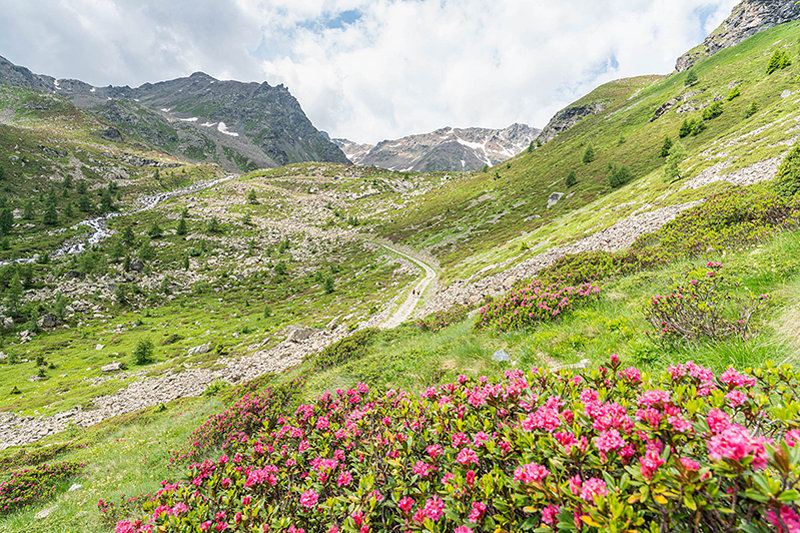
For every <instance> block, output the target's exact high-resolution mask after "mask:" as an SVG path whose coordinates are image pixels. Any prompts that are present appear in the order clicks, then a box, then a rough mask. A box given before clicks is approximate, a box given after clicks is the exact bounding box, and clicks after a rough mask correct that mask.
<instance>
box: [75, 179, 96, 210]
mask: <svg viewBox="0 0 800 533" xmlns="http://www.w3.org/2000/svg"><path fill="white" fill-rule="evenodd" d="M81 183H83V182H81ZM78 209H80V210H81V211H83V212H84V213H89V212H91V211H93V210H94V204H93V203H92V200H91V199H90V198H89V195H88V194H86V193H84V194H81V195H80V196H78Z"/></svg>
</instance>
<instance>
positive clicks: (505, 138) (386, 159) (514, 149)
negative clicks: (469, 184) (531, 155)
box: [334, 124, 540, 172]
mask: <svg viewBox="0 0 800 533" xmlns="http://www.w3.org/2000/svg"><path fill="white" fill-rule="evenodd" d="M539 131H540V130H538V129H536V128H532V127H530V126H527V125H525V124H512V125H511V126H509V127H507V128H504V129H501V130H493V129H487V128H441V129H438V130H435V131H432V132H430V133H423V134H419V135H409V136H407V137H402V138H400V139H395V140H387V141H381V142H380V143H378V144H377V145H375V146H369V145H359V144H356V143H353V142H352V141H348V140H347V139H335V140H334V142H336V143H337V144H338V145H339V146H340V147H342V148H343V149H344V150H345V152H346V153H348V152H349V154H348V157H349V158H350V160H351V161H352V162H353V163H355V164H357V165H363V166H373V167H379V168H386V169H389V170H395V171H401V172H408V171H416V172H435V171H456V172H458V171H471V170H478V169H480V168H482V167H483V166H484V165H488V166H494V165H497V164H499V163H502V162H503V161H505V160H507V159H510V158H512V157H514V156H515V155H517V154H518V153H520V152H521V151H523V150H525V149H526V148H528V146H530V143H531V142H532V141H534V140H536V138H537V136H538V135H539Z"/></svg>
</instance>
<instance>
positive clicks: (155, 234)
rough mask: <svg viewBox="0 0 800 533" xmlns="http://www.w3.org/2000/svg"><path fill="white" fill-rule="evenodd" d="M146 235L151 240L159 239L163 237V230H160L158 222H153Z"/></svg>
mask: <svg viewBox="0 0 800 533" xmlns="http://www.w3.org/2000/svg"><path fill="white" fill-rule="evenodd" d="M147 234H148V235H149V236H150V238H151V239H160V238H161V237H162V236H163V235H164V230H162V229H161V226H159V225H158V222H153V225H152V226H150V229H149V230H147Z"/></svg>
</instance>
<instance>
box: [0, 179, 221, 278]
mask: <svg viewBox="0 0 800 533" xmlns="http://www.w3.org/2000/svg"><path fill="white" fill-rule="evenodd" d="M235 177H237V175H236V174H231V175H230V176H225V177H224V178H220V179H217V180H211V181H203V182H197V183H193V184H191V185H189V186H188V187H183V188H182V189H176V190H174V191H168V192H160V193H158V194H153V195H151V196H145V197H142V198H138V199H137V200H136V207H135V208H134V209H133V210H131V211H126V212H124V213H108V214H105V215H102V216H99V217H95V218H90V219H88V220H84V221H81V222H78V223H77V224H75V225H74V226H72V229H78V228H80V227H81V226H86V227H88V228H89V229H90V230H91V233H90V234H89V235H88V236H87V237H85V238H84V239H83V241H81V242H68V243H66V244H64V245H62V246H61V247H59V248H56V249H55V250H53V251H52V252H50V258H51V259H55V258H58V257H63V256H66V255H75V254H80V253H82V252H84V251H86V249H87V248H91V247H92V246H94V245H95V244H98V243H99V242H100V241H102V240H104V239H107V238H108V237H110V236H111V231H110V230H109V229H108V225H107V224H106V222H107V221H108V220H110V219H112V218H116V217H121V216H124V215H135V214H136V213H141V212H143V211H149V210H150V209H153V208H155V207H156V206H157V205H158V204H160V203H161V202H163V201H165V200H169V199H171V198H175V197H177V196H184V195H187V194H191V193H194V192H197V191H202V190H204V189H210V188H212V187H215V186H217V185H219V184H221V183H225V182H226V181H230V180H232V179H233V178H235ZM38 258H39V254H36V255H34V256H33V257H23V258H20V259H14V260H11V261H0V266H6V265H10V264H12V263H17V264H27V263H33V262H34V261H36V260H37V259H38Z"/></svg>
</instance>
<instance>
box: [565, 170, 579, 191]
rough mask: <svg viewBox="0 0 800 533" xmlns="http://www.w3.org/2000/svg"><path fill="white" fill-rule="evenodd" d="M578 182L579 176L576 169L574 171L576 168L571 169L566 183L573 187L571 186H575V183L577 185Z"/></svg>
mask: <svg viewBox="0 0 800 533" xmlns="http://www.w3.org/2000/svg"><path fill="white" fill-rule="evenodd" d="M577 184H578V177H577V175H576V174H575V171H574V170H570V171H569V174H567V180H566V182H565V185H566V186H567V187H570V188H571V187H574V186H575V185H577Z"/></svg>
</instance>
